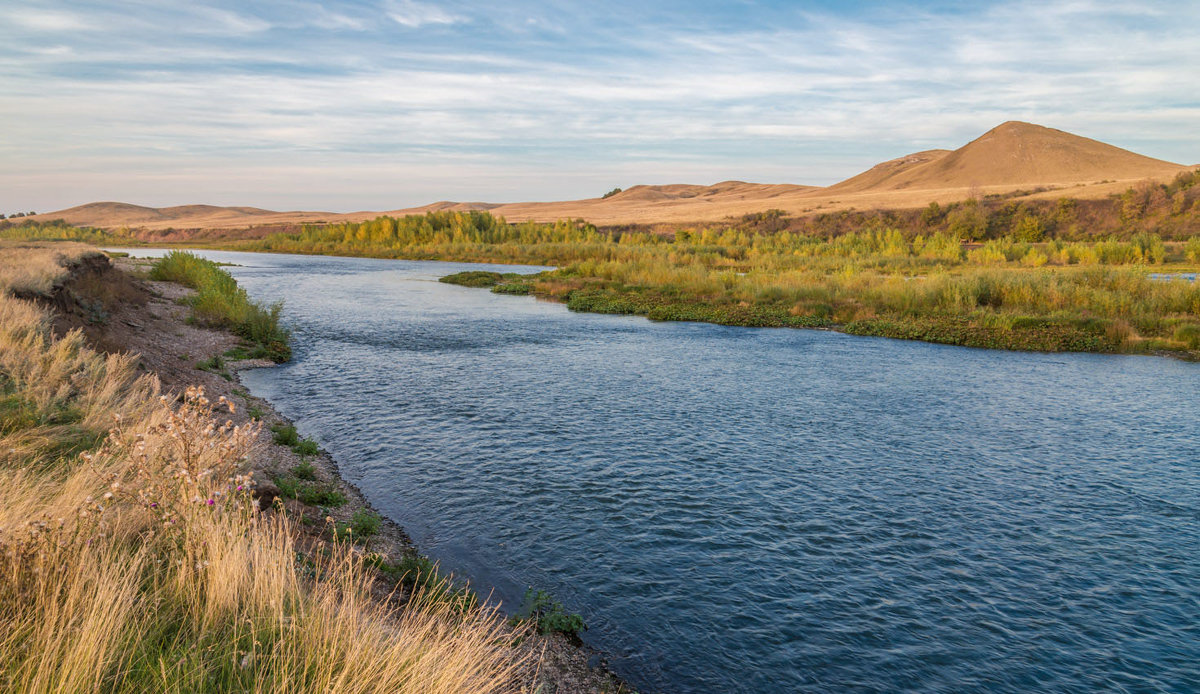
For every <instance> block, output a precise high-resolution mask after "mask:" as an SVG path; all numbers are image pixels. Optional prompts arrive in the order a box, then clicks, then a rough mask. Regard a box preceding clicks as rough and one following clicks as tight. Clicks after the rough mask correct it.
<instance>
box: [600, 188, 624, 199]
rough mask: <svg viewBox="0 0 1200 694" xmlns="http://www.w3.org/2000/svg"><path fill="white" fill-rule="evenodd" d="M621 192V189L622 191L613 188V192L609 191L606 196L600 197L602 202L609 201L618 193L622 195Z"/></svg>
mask: <svg viewBox="0 0 1200 694" xmlns="http://www.w3.org/2000/svg"><path fill="white" fill-rule="evenodd" d="M620 192H621V189H620V188H613V189H612V190H610V191H608V192H607V193H605V194H604V195H601V196H600V199H601V200H607V199H609V198H611V197H612V196H614V195H616V194H617V193H620Z"/></svg>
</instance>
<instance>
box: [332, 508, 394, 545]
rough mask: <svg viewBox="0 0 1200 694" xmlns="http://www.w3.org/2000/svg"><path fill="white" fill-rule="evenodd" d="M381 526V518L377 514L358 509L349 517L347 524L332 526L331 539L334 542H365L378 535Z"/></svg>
mask: <svg viewBox="0 0 1200 694" xmlns="http://www.w3.org/2000/svg"><path fill="white" fill-rule="evenodd" d="M382 525H383V518H382V517H380V515H379V514H378V513H375V512H374V511H368V510H366V509H359V510H357V511H355V512H354V514H353V515H352V516H351V517H350V522H349V523H338V524H337V525H335V526H334V528H333V537H334V539H335V540H350V541H352V542H366V541H367V540H368V539H370V538H371V537H372V536H374V535H378V534H379V528H380V527H382Z"/></svg>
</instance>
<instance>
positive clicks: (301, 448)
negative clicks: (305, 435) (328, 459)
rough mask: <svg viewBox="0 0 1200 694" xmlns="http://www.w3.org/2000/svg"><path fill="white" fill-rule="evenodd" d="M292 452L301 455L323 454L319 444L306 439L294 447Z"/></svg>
mask: <svg viewBox="0 0 1200 694" xmlns="http://www.w3.org/2000/svg"><path fill="white" fill-rule="evenodd" d="M292 450H293V451H295V452H296V453H297V454H299V455H316V454H318V453H320V452H321V449H320V448H319V447H318V446H317V442H316V441H313V440H312V439H304V440H302V441H299V442H297V443H296V445H294V446H292Z"/></svg>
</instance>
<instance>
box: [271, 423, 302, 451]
mask: <svg viewBox="0 0 1200 694" xmlns="http://www.w3.org/2000/svg"><path fill="white" fill-rule="evenodd" d="M271 433H272V434H273V437H272V438H273V439H274V440H275V443H277V444H279V445H280V446H288V447H291V446H295V445H296V444H298V443H300V434H298V433H297V432H296V427H295V426H293V425H291V424H272V425H271Z"/></svg>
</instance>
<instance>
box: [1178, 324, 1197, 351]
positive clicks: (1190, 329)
mask: <svg viewBox="0 0 1200 694" xmlns="http://www.w3.org/2000/svg"><path fill="white" fill-rule="evenodd" d="M1174 338H1175V340H1176V341H1178V342H1182V343H1184V344H1185V345H1187V348H1188V349H1200V325H1196V324H1195V323H1183V324H1181V325H1179V326H1177V327H1176V328H1175V334H1174Z"/></svg>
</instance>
